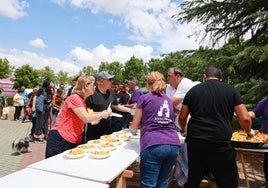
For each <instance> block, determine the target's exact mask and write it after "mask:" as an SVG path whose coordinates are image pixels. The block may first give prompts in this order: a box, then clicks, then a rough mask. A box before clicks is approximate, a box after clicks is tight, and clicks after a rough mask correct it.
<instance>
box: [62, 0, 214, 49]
mask: <svg viewBox="0 0 268 188" xmlns="http://www.w3.org/2000/svg"><path fill="white" fill-rule="evenodd" d="M68 1H69V3H70V4H71V5H72V6H75V7H77V8H83V9H89V10H90V11H91V12H93V13H95V14H98V13H108V14H112V15H113V16H115V17H120V18H121V19H119V22H120V23H117V24H118V25H121V24H122V20H123V24H124V26H125V27H126V28H127V29H128V30H129V31H130V32H131V34H130V35H129V36H128V39H130V40H133V41H135V42H138V43H143V44H152V45H154V44H157V45H155V46H159V47H158V49H157V50H159V51H160V52H163V53H166V52H172V51H177V50H186V49H196V48H197V47H198V46H200V44H199V42H200V41H196V38H195V37H194V36H192V37H191V38H188V37H187V36H189V35H191V34H192V33H193V32H194V31H195V29H196V28H194V27H195V26H196V24H184V25H180V24H178V23H177V22H176V20H175V19H173V18H171V17H172V16H173V15H175V14H176V13H177V12H178V2H177V1H171V0H146V1H144V0H135V1H129V0H118V1H116V3H114V2H113V1H111V0H98V1H96V0H68ZM68 1H67V0H66V1H64V2H65V3H67V2H68ZM60 2H62V0H60ZM108 22H110V23H111V18H109V20H108ZM113 23H115V19H113ZM201 44H202V43H201ZM208 44H209V43H208V41H207V40H206V41H205V42H204V43H203V46H206V45H208Z"/></svg>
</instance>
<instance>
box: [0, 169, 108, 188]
mask: <svg viewBox="0 0 268 188" xmlns="http://www.w3.org/2000/svg"><path fill="white" fill-rule="evenodd" d="M0 187H1V188H17V187H27V188H36V187H38V188H49V187H59V188H60V187H79V188H89V187H94V188H108V187H109V185H108V184H103V183H99V182H94V181H89V180H84V179H80V178H74V177H70V176H64V175H60V174H56V173H51V172H46V171H42V170H37V169H32V168H24V169H22V170H20V171H17V172H14V173H11V174H9V175H7V176H4V177H1V178H0Z"/></svg>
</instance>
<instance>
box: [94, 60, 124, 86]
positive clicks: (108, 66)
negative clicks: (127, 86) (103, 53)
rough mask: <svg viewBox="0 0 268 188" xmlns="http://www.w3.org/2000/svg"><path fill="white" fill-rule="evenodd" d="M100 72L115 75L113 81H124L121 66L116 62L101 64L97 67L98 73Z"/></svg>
mask: <svg viewBox="0 0 268 188" xmlns="http://www.w3.org/2000/svg"><path fill="white" fill-rule="evenodd" d="M101 71H108V72H109V73H110V74H112V75H115V77H114V79H115V80H117V81H119V82H123V81H124V78H123V65H122V64H121V63H120V62H118V61H114V62H111V63H108V62H101V64H100V66H99V72H101Z"/></svg>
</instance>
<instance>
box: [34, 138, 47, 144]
mask: <svg viewBox="0 0 268 188" xmlns="http://www.w3.org/2000/svg"><path fill="white" fill-rule="evenodd" d="M35 142H36V143H38V144H43V143H44V142H45V140H44V139H43V138H37V139H36V141H35Z"/></svg>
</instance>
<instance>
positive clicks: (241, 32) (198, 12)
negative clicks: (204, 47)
mask: <svg viewBox="0 0 268 188" xmlns="http://www.w3.org/2000/svg"><path fill="white" fill-rule="evenodd" d="M180 8H181V11H179V13H178V14H176V15H174V16H173V18H175V19H176V20H177V21H178V22H179V23H185V22H186V23H189V22H194V21H195V22H197V23H198V24H200V25H201V26H205V29H204V32H203V34H204V35H203V37H202V39H201V40H203V39H204V38H206V37H207V36H209V37H210V39H211V42H212V44H213V46H214V45H215V44H216V43H217V42H218V41H219V40H220V39H222V38H225V39H226V38H227V37H228V38H231V37H232V38H235V39H237V40H238V41H239V39H240V38H243V37H245V36H246V34H251V38H250V42H252V43H255V44H267V43H268V35H267V33H268V3H267V0H257V1H255V0H225V1H215V0H193V1H183V2H182V3H181V4H180ZM200 28H203V27H200ZM200 33H202V30H199V31H196V32H194V34H193V35H195V36H197V37H198V36H199V35H200Z"/></svg>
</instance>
